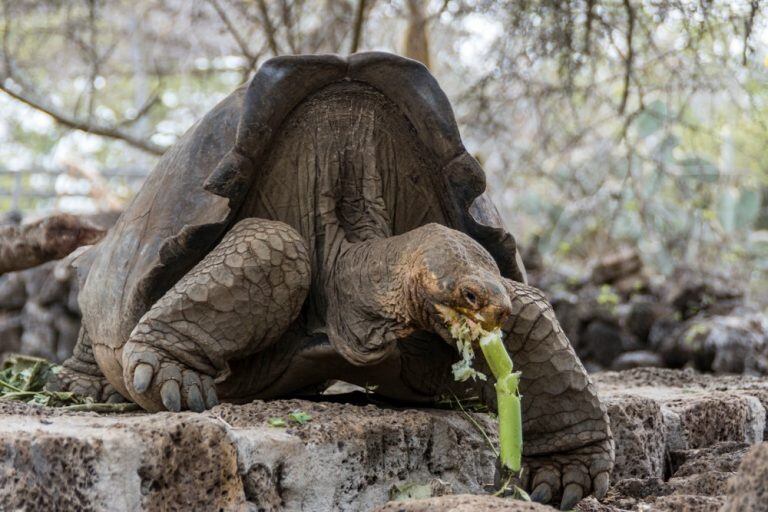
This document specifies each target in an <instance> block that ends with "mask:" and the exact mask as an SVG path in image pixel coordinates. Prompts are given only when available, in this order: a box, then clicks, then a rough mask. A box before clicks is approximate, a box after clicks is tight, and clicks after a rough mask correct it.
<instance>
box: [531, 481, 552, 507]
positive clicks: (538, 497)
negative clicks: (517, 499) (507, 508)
mask: <svg viewBox="0 0 768 512" xmlns="http://www.w3.org/2000/svg"><path fill="white" fill-rule="evenodd" d="M551 500H552V487H551V486H550V485H549V484H548V483H546V482H542V483H540V484H539V485H537V486H536V488H535V489H534V490H533V492H531V501H535V502H536V503H549V502H550V501H551Z"/></svg>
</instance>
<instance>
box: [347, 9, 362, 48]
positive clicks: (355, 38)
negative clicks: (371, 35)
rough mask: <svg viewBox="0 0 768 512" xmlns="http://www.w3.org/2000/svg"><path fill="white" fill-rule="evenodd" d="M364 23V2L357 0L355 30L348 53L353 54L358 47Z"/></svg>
mask: <svg viewBox="0 0 768 512" xmlns="http://www.w3.org/2000/svg"><path fill="white" fill-rule="evenodd" d="M364 23H365V0H358V2H357V11H356V12H355V30H354V32H353V33H352V46H351V48H350V49H349V53H355V52H356V51H357V49H358V48H359V47H360V37H361V36H362V33H363V24H364Z"/></svg>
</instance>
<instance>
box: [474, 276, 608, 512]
mask: <svg viewBox="0 0 768 512" xmlns="http://www.w3.org/2000/svg"><path fill="white" fill-rule="evenodd" d="M505 284H506V288H507V291H508V293H509V297H510V299H511V301H512V314H511V316H510V318H509V320H508V322H507V323H506V325H505V326H504V332H505V333H506V334H507V335H506V345H507V348H508V350H509V352H510V355H511V356H512V360H513V361H514V364H515V366H516V368H517V370H519V371H521V372H522V379H521V381H520V392H521V394H522V397H523V399H522V401H523V420H524V426H523V432H524V454H525V456H526V462H527V471H526V472H525V477H526V478H525V479H526V480H527V482H528V484H529V488H530V489H533V492H532V496H531V497H532V498H533V499H534V500H536V501H543V502H549V501H553V500H555V499H558V498H560V497H562V500H561V506H562V508H563V509H565V510H567V509H570V508H572V507H573V505H575V504H576V502H578V501H579V500H580V499H581V498H582V497H584V496H586V495H587V494H589V493H593V494H595V496H597V497H598V498H601V497H602V496H604V495H605V493H606V491H607V490H608V476H609V474H610V472H611V469H612V467H613V459H614V451H613V438H612V436H611V431H610V427H609V422H608V415H607V413H606V410H605V407H604V406H603V405H602V404H601V403H600V401H599V399H598V397H597V394H596V392H595V389H594V387H593V385H592V383H591V382H590V380H589V377H588V375H587V372H586V371H585V370H584V367H583V366H582V365H581V362H580V361H579V359H578V357H577V356H576V354H575V352H574V351H573V348H572V347H571V344H570V343H569V342H568V338H567V337H566V336H565V334H564V333H563V330H562V328H561V327H560V324H559V322H558V321H557V318H555V313H554V311H553V310H552V306H551V305H550V304H549V302H548V301H547V299H546V298H545V297H544V295H543V294H542V293H541V292H540V291H539V290H537V289H536V288H533V287H531V286H527V285H524V284H522V283H517V282H515V281H511V280H509V279H505ZM488 391H489V392H487V393H486V395H487V396H489V397H494V398H495V394H494V393H492V392H490V390H488Z"/></svg>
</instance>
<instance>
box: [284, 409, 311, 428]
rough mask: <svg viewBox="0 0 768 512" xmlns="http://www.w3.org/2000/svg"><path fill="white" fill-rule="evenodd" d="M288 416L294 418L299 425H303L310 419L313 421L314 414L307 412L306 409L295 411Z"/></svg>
mask: <svg viewBox="0 0 768 512" xmlns="http://www.w3.org/2000/svg"><path fill="white" fill-rule="evenodd" d="M288 417H289V418H290V419H291V420H292V421H295V422H296V423H298V424H299V425H303V424H305V423H307V422H308V421H312V416H310V415H309V414H307V413H306V412H304V411H293V412H292V413H290V414H289V415H288Z"/></svg>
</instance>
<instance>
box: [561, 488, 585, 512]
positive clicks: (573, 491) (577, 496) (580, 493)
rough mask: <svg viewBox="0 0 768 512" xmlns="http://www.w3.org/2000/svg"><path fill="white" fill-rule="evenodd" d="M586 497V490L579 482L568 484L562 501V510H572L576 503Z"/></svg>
mask: <svg viewBox="0 0 768 512" xmlns="http://www.w3.org/2000/svg"><path fill="white" fill-rule="evenodd" d="M582 497H584V490H583V489H582V488H581V486H580V485H579V484H568V485H566V486H565V490H563V500H562V501H561V502H560V510H571V509H572V508H573V507H574V505H576V503H578V502H579V501H581V498H582Z"/></svg>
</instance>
